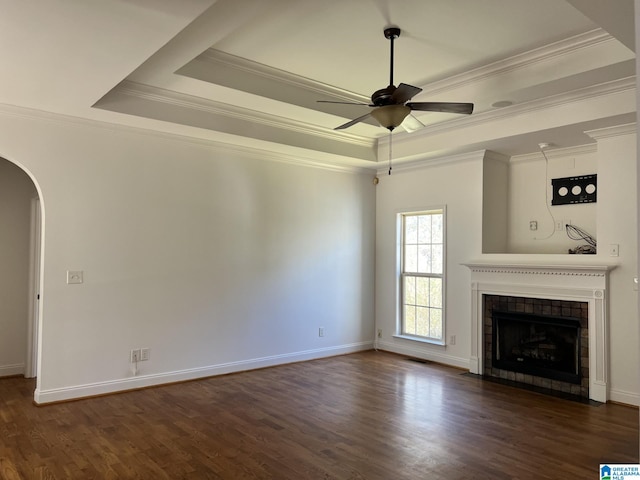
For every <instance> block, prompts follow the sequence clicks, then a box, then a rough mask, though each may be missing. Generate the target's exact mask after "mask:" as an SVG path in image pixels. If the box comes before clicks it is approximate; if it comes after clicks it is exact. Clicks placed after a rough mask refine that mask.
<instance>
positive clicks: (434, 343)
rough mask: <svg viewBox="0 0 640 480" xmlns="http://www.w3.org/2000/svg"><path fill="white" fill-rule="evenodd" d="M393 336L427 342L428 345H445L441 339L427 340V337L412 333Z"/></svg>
mask: <svg viewBox="0 0 640 480" xmlns="http://www.w3.org/2000/svg"><path fill="white" fill-rule="evenodd" d="M393 338H402V339H403V340H411V341H413V342H420V343H428V344H430V345H440V346H442V347H444V346H445V345H446V344H445V343H444V342H443V341H442V340H429V339H428V338H422V337H414V336H412V335H394V336H393Z"/></svg>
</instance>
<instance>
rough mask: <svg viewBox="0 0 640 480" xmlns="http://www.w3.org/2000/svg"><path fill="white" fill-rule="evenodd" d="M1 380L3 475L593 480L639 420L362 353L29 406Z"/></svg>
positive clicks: (19, 385) (619, 410)
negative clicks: (599, 467) (600, 466)
mask: <svg viewBox="0 0 640 480" xmlns="http://www.w3.org/2000/svg"><path fill="white" fill-rule="evenodd" d="M33 389H34V382H33V380H26V379H20V378H7V379H0V479H1V480H5V479H6V480H14V479H25V480H31V479H51V480H55V479H59V480H62V479H65V480H66V479H82V480H86V479H111V478H113V479H153V480H162V479H170V480H175V479H216V480H219V479H233V480H237V479H278V480H289V479H291V480H299V479H323V480H328V479H349V480H356V479H366V480H389V479H394V480H405V479H407V480H408V479H423V478H429V479H433V480H438V479H447V480H452V479H453V480H464V479H473V480H478V479H485V478H486V479H519V480H527V479H549V480H556V479H558V478H595V477H596V476H597V471H598V465H599V464H600V463H638V411H637V409H634V408H630V407H625V406H621V405H613V404H607V405H600V406H594V405H587V404H581V403H576V402H572V401H568V400H563V399H558V398H554V397H551V396H546V395H541V394H538V393H534V392H530V391H526V390H521V389H517V388H514V387H510V386H505V385H499V384H495V383H491V382H486V381H483V380H482V379H479V378H476V377H473V376H468V375H461V372H460V370H456V369H452V368H448V367H444V366H441V365H436V364H429V363H426V364H424V363H417V362H412V361H409V360H407V359H406V358H404V357H402V356H399V355H394V354H389V353H384V352H373V351H371V352H363V353H358V354H353V355H346V356H340V357H333V358H327V359H320V360H314V361H310V362H305V363H297V364H291V365H283V366H279V367H274V368H269V369H264V370H258V371H251V372H244V373H239V374H233V375H227V376H221V377H214V378H209V379H204V380H199V381H194V382H188V383H183V384H179V385H169V386H164V387H158V388H153V389H147V390H141V391H135V392H127V393H123V394H118V395H112V396H108V397H101V398H94V399H87V400H81V401H77V402H72V403H66V404H59V405H50V406H44V407H35V406H34V405H33V404H32V396H33Z"/></svg>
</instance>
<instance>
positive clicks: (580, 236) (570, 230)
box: [565, 225, 597, 247]
mask: <svg viewBox="0 0 640 480" xmlns="http://www.w3.org/2000/svg"><path fill="white" fill-rule="evenodd" d="M565 228H566V230H567V237H569V238H570V239H571V240H577V241H582V240H584V241H585V242H587V243H588V244H589V245H591V246H592V247H596V246H597V243H596V239H595V238H593V237H592V236H591V235H589V234H588V233H587V232H586V231H584V230H583V229H581V228H580V227H576V226H575V225H567V226H566V227H565Z"/></svg>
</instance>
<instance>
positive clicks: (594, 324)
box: [465, 255, 614, 402]
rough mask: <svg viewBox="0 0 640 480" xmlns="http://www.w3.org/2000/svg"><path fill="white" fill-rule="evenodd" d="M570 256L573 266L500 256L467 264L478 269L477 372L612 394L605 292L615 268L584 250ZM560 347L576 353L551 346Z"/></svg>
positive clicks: (474, 285)
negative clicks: (596, 260) (599, 262)
mask: <svg viewBox="0 0 640 480" xmlns="http://www.w3.org/2000/svg"><path fill="white" fill-rule="evenodd" d="M496 257H499V256H497V255H496ZM523 257H524V256H523ZM572 257H576V256H572ZM505 258H507V257H506V256H505ZM527 258H528V257H527ZM568 260H570V261H571V262H572V264H571V265H566V264H563V265H559V264H553V263H548V264H543V263H535V264H534V263H519V264H515V263H512V262H510V261H508V260H505V259H501V260H498V258H496V259H494V260H493V261H492V262H491V263H488V262H487V261H485V262H476V263H467V264H465V265H466V266H467V267H469V269H470V270H471V297H472V302H471V356H470V359H469V370H470V372H471V373H475V374H479V375H484V376H492V377H498V378H501V379H505V380H508V381H514V382H519V383H525V384H530V385H533V386H534V387H542V388H549V389H551V390H558V391H560V392H567V393H570V394H574V395H578V396H580V397H583V398H589V399H591V400H596V401H598V402H606V401H607V399H608V388H607V377H608V357H609V354H608V339H607V330H608V329H607V318H606V311H607V306H606V300H607V295H606V292H607V284H608V272H609V271H610V270H611V269H612V268H614V267H613V266H611V265H597V264H592V263H589V264H587V263H586V262H587V261H589V260H591V259H586V258H582V256H581V258H569V259H568ZM573 262H575V263H573ZM494 312H495V313H496V314H497V317H498V318H497V319H496V321H495V322H494V319H493V314H494ZM505 317H508V318H509V319H510V320H508V321H507V325H504V318H505ZM533 317H542V318H537V320H536V321H537V323H540V322H542V324H543V327H539V326H538V327H532V325H531V324H532V322H531V321H530V320H532V318H533ZM509 323H511V325H509ZM533 323H535V322H533ZM494 324H497V332H495V333H494ZM549 324H554V325H553V326H552V328H549V327H550V325H549ZM505 328H506V330H507V331H506V332H505ZM540 328H543V329H546V331H544V332H543V331H541V330H539V329H540ZM536 329H538V330H536ZM509 330H510V331H509ZM527 332H529V338H527ZM543 335H545V336H546V337H544V338H546V340H543ZM573 338H575V340H574V339H573ZM500 342H506V343H507V344H506V345H503V346H502V347H500ZM535 342H538V344H537V346H536V344H535ZM527 343H528V344H529V345H528V346H527V345H525V344H527ZM509 344H510V346H509ZM520 344H522V346H520V347H519V346H518V345H520ZM494 346H495V348H494ZM559 348H561V349H563V350H565V351H566V352H571V355H569V354H568V353H565V354H562V355H561V357H562V360H558V359H557V358H556V355H555V354H552V351H554V350H558V349H559ZM494 350H495V352H494ZM498 352H500V354H499V355H498V354H497V353H498ZM496 356H497V357H498V358H497V359H496V358H495V357H496ZM551 357H553V362H552V361H551ZM569 357H571V358H569ZM496 360H497V363H494V362H495V361H496ZM551 367H552V368H551ZM550 370H555V372H554V373H553V374H552V373H551V372H550ZM552 375H555V378H551V376H552Z"/></svg>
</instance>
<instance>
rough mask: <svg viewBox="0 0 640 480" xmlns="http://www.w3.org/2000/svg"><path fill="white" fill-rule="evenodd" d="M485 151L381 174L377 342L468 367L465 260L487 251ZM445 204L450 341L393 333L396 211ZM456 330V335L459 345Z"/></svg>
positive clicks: (401, 350) (468, 313)
mask: <svg viewBox="0 0 640 480" xmlns="http://www.w3.org/2000/svg"><path fill="white" fill-rule="evenodd" d="M483 157H484V152H477V153H473V154H469V155H464V156H460V157H452V158H446V159H442V161H443V162H445V163H441V164H438V165H434V166H427V167H423V168H418V169H409V170H402V169H394V171H393V175H391V176H387V175H381V176H380V183H379V184H378V186H377V195H376V330H377V329H382V338H381V339H377V344H378V347H379V348H381V349H384V350H388V351H393V352H398V353H403V354H407V355H412V356H415V357H419V358H426V359H429V360H433V361H438V362H442V363H446V364H449V365H456V366H459V367H462V368H468V365H469V356H470V345H471V336H470V324H471V307H470V297H471V295H470V286H469V278H470V273H469V270H468V268H467V267H465V266H463V265H461V264H462V263H463V262H469V261H470V260H473V259H476V258H478V257H479V256H480V254H481V252H482V171H483V166H482V160H483ZM441 205H445V206H446V218H447V224H446V229H447V230H446V235H447V246H446V267H445V268H446V292H445V295H446V304H445V305H446V313H445V315H446V330H445V335H446V339H447V345H446V346H440V345H433V344H427V343H422V342H418V341H414V340H407V339H404V338H397V337H394V334H396V333H397V332H398V329H397V324H396V318H397V315H396V313H397V299H398V297H397V291H396V289H397V287H396V279H397V268H398V267H397V265H398V264H397V238H398V237H397V217H398V214H399V213H401V212H403V211H408V210H414V209H420V208H429V207H434V206H441ZM451 336H455V337H456V341H455V345H454V344H452V343H451Z"/></svg>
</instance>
